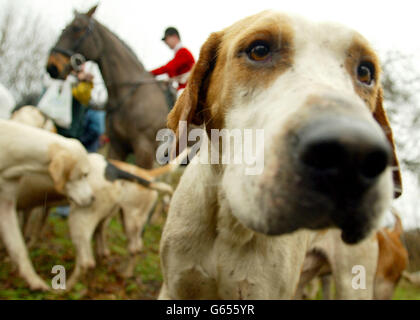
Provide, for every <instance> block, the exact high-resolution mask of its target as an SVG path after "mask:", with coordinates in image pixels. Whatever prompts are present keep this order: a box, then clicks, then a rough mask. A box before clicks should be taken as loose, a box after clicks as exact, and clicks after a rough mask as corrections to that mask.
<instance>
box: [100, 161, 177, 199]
mask: <svg viewBox="0 0 420 320" xmlns="http://www.w3.org/2000/svg"><path fill="white" fill-rule="evenodd" d="M112 162H114V161H112ZM112 162H110V161H108V162H107V166H106V168H105V178H106V179H107V180H109V181H115V180H127V181H131V182H135V183H137V184H139V185H142V186H143V187H146V188H148V189H152V190H157V191H161V192H165V193H169V194H172V193H173V189H172V187H171V186H170V185H169V184H166V183H164V182H156V181H154V178H153V177H150V176H145V175H142V176H140V175H136V174H133V173H131V172H128V171H126V170H123V169H121V168H119V167H118V166H117V165H116V164H114V163H112Z"/></svg>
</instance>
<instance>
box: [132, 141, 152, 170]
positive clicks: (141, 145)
mask: <svg viewBox="0 0 420 320" xmlns="http://www.w3.org/2000/svg"><path fill="white" fill-rule="evenodd" d="M155 146H156V142H155V141H150V139H148V138H147V137H146V136H144V135H139V136H137V138H136V139H135V141H134V143H133V150H134V156H135V158H136V165H138V166H139V167H142V168H144V169H151V168H153V162H154V159H155Z"/></svg>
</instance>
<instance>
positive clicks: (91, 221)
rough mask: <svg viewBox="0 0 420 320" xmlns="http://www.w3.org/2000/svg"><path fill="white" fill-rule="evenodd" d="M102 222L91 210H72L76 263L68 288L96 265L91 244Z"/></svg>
mask: <svg viewBox="0 0 420 320" xmlns="http://www.w3.org/2000/svg"><path fill="white" fill-rule="evenodd" d="M99 222H100V217H98V216H97V215H95V214H94V212H91V211H90V210H82V209H77V210H73V209H72V211H71V212H70V215H69V230H70V237H71V240H72V242H73V245H74V246H75V248H76V264H75V267H74V271H73V274H72V275H71V276H70V279H69V281H68V283H67V288H66V289H67V290H70V289H71V288H73V286H74V285H75V284H76V283H77V281H78V280H79V279H80V277H82V276H83V275H85V274H86V272H87V271H88V270H89V269H91V268H94V267H95V258H94V256H93V250H92V246H91V241H92V236H93V232H94V230H95V229H96V227H97V225H98V224H99Z"/></svg>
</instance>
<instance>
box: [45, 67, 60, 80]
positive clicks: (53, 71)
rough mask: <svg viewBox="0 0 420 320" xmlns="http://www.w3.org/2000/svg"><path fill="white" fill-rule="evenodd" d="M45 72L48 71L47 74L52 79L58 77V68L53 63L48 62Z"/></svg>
mask: <svg viewBox="0 0 420 320" xmlns="http://www.w3.org/2000/svg"><path fill="white" fill-rule="evenodd" d="M47 72H48V73H49V75H50V76H51V78H53V79H57V78H58V75H59V73H58V68H57V67H56V66H55V65H53V64H49V65H48V66H47Z"/></svg>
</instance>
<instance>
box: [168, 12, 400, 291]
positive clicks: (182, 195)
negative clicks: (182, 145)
mask: <svg viewBox="0 0 420 320" xmlns="http://www.w3.org/2000/svg"><path fill="white" fill-rule="evenodd" d="M182 120H184V121H187V122H188V123H192V124H196V125H203V124H204V125H205V128H206V130H207V132H208V133H209V132H210V130H211V129H222V128H227V129H263V130H264V138H265V140H264V141H265V143H264V148H260V149H257V156H263V155H264V171H263V173H262V174H261V175H245V174H244V172H245V168H246V167H245V165H241V164H234V163H232V164H226V165H204V164H190V165H189V166H188V167H187V169H186V171H185V173H184V175H183V176H182V178H181V181H180V184H179V186H178V187H177V189H176V191H175V193H174V196H173V198H172V202H171V205H170V211H169V214H168V220H167V222H166V224H165V227H164V230H163V235H162V240H161V246H160V248H161V252H160V254H161V263H162V271H163V278H164V283H163V286H162V289H161V292H160V298H162V299H165V298H166V299H171V298H172V299H199V298H207V299H219V298H223V299H277V298H292V297H293V295H294V293H295V290H296V288H297V284H298V281H299V276H300V271H301V268H302V265H303V261H304V258H305V254H306V252H307V250H308V249H309V248H310V246H311V243H312V241H313V240H314V238H316V237H319V235H317V234H316V232H315V231H309V230H307V229H314V230H316V229H322V228H328V227H338V228H339V229H341V232H342V233H341V237H342V238H343V240H344V241H345V242H347V243H357V242H360V241H362V240H363V239H365V238H367V237H368V236H369V235H370V234H371V232H372V231H373V230H375V228H376V226H377V224H378V220H379V219H380V217H381V216H382V214H383V212H384V210H385V209H387V208H388V207H389V206H390V203H391V200H392V198H393V195H394V190H395V195H398V194H399V192H400V187H401V181H400V175H399V171H398V162H397V158H396V156H395V151H394V152H392V151H393V150H391V147H393V141H392V132H391V129H390V127H389V123H388V120H387V117H386V114H385V111H384V109H383V106H382V91H381V88H380V66H379V62H378V58H377V56H376V54H375V53H374V51H373V50H372V48H371V47H370V46H369V44H368V42H367V41H366V40H365V39H364V38H363V37H362V36H361V35H359V34H358V33H356V32H354V31H352V30H350V29H348V28H346V27H343V26H341V25H338V24H333V23H313V22H310V21H307V20H306V19H304V18H301V17H298V16H294V15H286V14H282V13H277V12H272V11H265V12H262V13H259V14H257V15H254V16H251V17H248V18H245V19H243V20H240V21H239V22H237V23H235V24H233V25H232V26H230V27H228V28H226V29H224V30H222V31H220V32H216V33H213V34H211V35H210V37H209V38H208V40H207V41H206V42H205V43H204V45H203V46H202V48H201V52H200V57H199V60H198V61H197V64H196V65H195V67H194V69H193V71H192V74H191V77H190V79H189V82H188V86H187V88H186V90H185V91H184V92H183V94H182V95H181V96H180V98H179V99H178V101H177V103H176V105H175V107H174V109H173V110H172V111H171V113H170V114H169V116H168V127H169V128H171V129H173V130H174V131H176V134H177V138H178V139H180V138H181V137H182V136H183V135H185V134H186V133H185V132H183V131H182V130H180V129H179V128H178V123H179V121H182ZM210 147H211V145H210ZM257 148H258V146H257ZM200 152H201V153H207V152H208V150H207V149H202V150H201V151H200ZM393 177H394V182H395V184H394V186H393Z"/></svg>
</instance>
